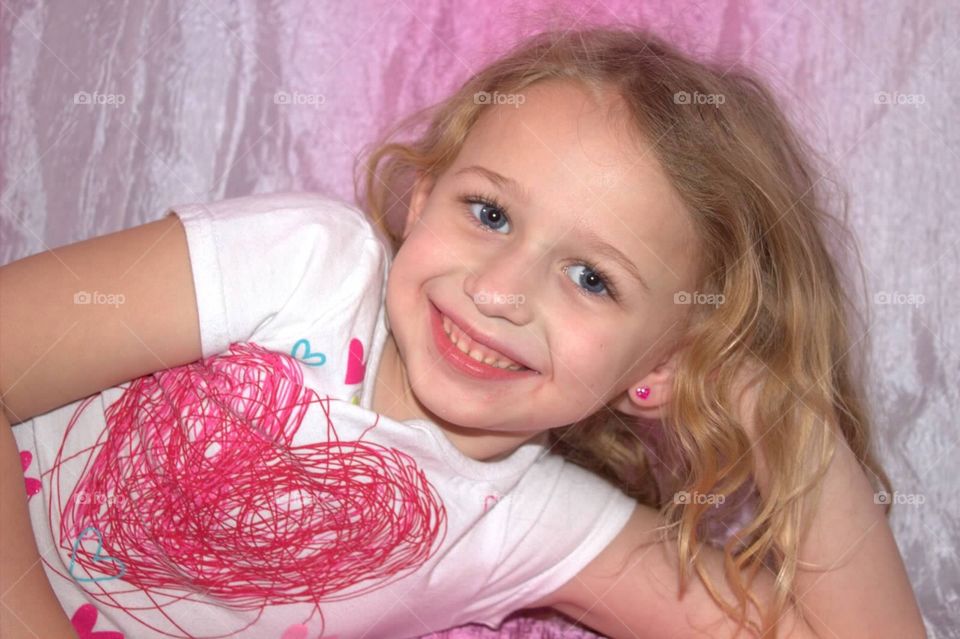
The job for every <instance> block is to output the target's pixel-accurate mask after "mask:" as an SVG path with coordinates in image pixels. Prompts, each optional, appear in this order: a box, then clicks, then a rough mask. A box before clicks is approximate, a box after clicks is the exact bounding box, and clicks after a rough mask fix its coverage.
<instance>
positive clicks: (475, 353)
mask: <svg viewBox="0 0 960 639" xmlns="http://www.w3.org/2000/svg"><path fill="white" fill-rule="evenodd" d="M441 319H442V320H443V330H444V331H446V333H447V335H448V336H449V337H450V341H451V342H452V343H454V344H456V346H457V348H459V349H460V351H461V352H463V353H466V354H468V355H470V357H473V359H475V360H477V361H480V362H483V363H484V364H487V365H489V366H495V367H496V368H506V369H509V370H523V369H524V368H526V367H525V366H523V365H522V364H518V363H517V362H515V361H513V360H512V359H510V358H509V357H507V356H506V355H504V354H503V353H501V352H500V351H496V350H493V349H492V348H490V347H488V346H484V345H483V344H481V343H480V342H476V341H474V340H472V339H470V337H469V336H467V334H466V333H465V332H464V331H463V329H462V328H460V327H459V326H457V325H456V324H454V323H453V320H451V319H450V318H449V317H447V316H446V315H441Z"/></svg>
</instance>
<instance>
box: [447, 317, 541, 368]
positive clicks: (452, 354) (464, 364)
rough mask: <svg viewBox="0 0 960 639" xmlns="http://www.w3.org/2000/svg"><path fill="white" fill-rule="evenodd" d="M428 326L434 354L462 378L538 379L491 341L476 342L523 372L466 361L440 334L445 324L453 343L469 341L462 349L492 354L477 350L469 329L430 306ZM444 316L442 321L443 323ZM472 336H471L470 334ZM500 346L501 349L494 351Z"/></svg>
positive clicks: (510, 353) (513, 356)
mask: <svg viewBox="0 0 960 639" xmlns="http://www.w3.org/2000/svg"><path fill="white" fill-rule="evenodd" d="M429 306H430V324H431V333H432V336H433V344H434V348H435V349H436V351H437V353H438V354H439V355H440V356H441V357H442V358H443V360H444V361H445V362H447V363H448V364H449V365H451V366H452V367H453V368H454V369H455V370H457V371H459V372H460V373H463V374H466V375H468V376H469V377H473V378H476V379H479V380H486V381H510V380H513V381H519V380H522V379H524V378H528V377H538V376H539V375H540V373H539V372H538V371H536V370H533V369H532V368H530V367H527V365H526V363H525V361H524V360H523V359H520V358H518V357H515V353H513V352H511V351H510V350H508V349H505V348H502V345H501V344H500V343H499V342H495V343H493V344H491V343H490V342H493V340H485V341H480V343H481V344H483V346H484V347H486V348H487V349H489V348H491V347H493V348H494V351H496V352H497V353H501V354H503V355H506V356H507V357H508V358H509V359H510V360H512V361H514V362H517V363H518V364H519V365H521V366H525V368H523V369H521V370H512V369H510V368H498V367H496V366H493V365H492V364H486V363H484V362H482V361H477V360H476V359H474V358H472V357H470V355H468V354H467V353H464V352H463V351H462V350H461V349H460V348H459V347H458V346H457V345H456V344H454V342H453V341H451V339H450V335H448V334H447V332H446V331H445V330H444V324H445V323H446V324H447V325H448V326H450V327H451V329H452V330H451V332H453V333H454V334H455V336H456V337H457V341H460V342H461V343H464V341H465V340H469V343H468V344H465V345H466V346H469V348H468V349H467V350H470V351H473V352H474V354H476V351H477V350H480V352H481V354H482V353H485V352H487V353H492V352H493V351H490V350H486V351H484V350H482V349H480V348H479V347H478V346H477V345H476V344H475V343H474V341H473V335H471V334H469V333H467V331H470V330H472V329H471V328H470V327H469V326H466V327H465V326H464V324H463V323H460V322H457V321H456V318H455V317H454V316H452V315H451V316H446V314H445V313H444V312H443V311H442V310H441V309H440V308H438V307H437V306H436V305H434V304H432V303H431V304H430V305H429ZM445 316H446V319H445ZM451 322H452V323H453V324H456V326H457V327H456V328H453V327H452V326H451V325H450V323H451ZM474 334H475V333H474ZM496 346H500V347H501V348H495V347H496Z"/></svg>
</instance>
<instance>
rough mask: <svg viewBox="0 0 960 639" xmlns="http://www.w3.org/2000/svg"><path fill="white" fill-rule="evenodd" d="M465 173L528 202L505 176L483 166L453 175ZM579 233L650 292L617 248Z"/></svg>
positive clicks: (523, 191)
mask: <svg viewBox="0 0 960 639" xmlns="http://www.w3.org/2000/svg"><path fill="white" fill-rule="evenodd" d="M465 173H476V174H478V175H481V176H483V177H485V178H487V179H488V180H490V181H491V182H493V183H494V184H496V185H497V186H498V187H500V188H501V189H503V190H504V191H507V192H508V193H510V194H511V195H513V196H514V197H515V198H516V199H518V200H520V201H521V202H524V203H529V201H530V193H529V192H528V191H527V190H526V189H525V188H524V187H523V185H521V184H520V183H519V182H517V181H516V180H514V179H512V178H508V177H507V176H505V175H501V174H499V173H497V172H496V171H492V170H490V169H488V168H486V167H483V166H478V165H474V166H468V167H466V168H463V169H460V170H459V171H457V172H456V173H454V175H463V174H465ZM579 233H580V235H581V236H582V237H583V238H584V239H585V240H586V241H587V245H588V247H589V248H590V249H591V250H594V251H597V252H598V253H600V254H602V255H604V256H606V257H607V258H609V259H611V260H613V261H615V262H616V263H617V264H619V265H620V266H621V267H622V268H623V270H625V271H626V272H627V273H629V274H630V275H632V276H633V278H634V279H635V280H637V282H639V284H640V285H641V286H642V287H643V288H644V289H645V290H646V291H647V292H648V293H649V292H650V285H649V284H647V281H646V280H645V279H643V276H642V275H640V271H639V270H637V267H636V265H635V264H634V263H633V262H631V261H630V260H629V259H628V258H627V256H626V255H624V254H623V253H622V252H621V251H620V250H619V249H617V247H615V246H613V245H611V244H609V243H607V242H605V241H604V240H603V239H602V238H601V237H600V236H599V235H597V234H596V233H594V232H593V231H591V230H589V229H580V230H579Z"/></svg>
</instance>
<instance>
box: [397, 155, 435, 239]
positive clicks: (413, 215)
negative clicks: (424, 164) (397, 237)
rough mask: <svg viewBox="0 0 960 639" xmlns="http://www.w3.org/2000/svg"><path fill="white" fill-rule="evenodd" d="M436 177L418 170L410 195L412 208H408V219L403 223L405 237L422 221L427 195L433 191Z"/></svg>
mask: <svg viewBox="0 0 960 639" xmlns="http://www.w3.org/2000/svg"><path fill="white" fill-rule="evenodd" d="M433 184H434V178H433V176H431V175H428V174H426V173H424V172H422V171H417V178H416V180H415V181H414V183H413V194H412V195H411V196H410V208H409V209H408V210H407V219H406V222H404V225H403V239H404V240H406V239H407V236H408V235H410V232H411V231H412V230H413V226H414V225H415V224H416V223H417V222H419V221H420V216H421V215H423V209H424V207H425V206H426V203H427V197H428V196H429V195H430V193H431V192H432V191H433Z"/></svg>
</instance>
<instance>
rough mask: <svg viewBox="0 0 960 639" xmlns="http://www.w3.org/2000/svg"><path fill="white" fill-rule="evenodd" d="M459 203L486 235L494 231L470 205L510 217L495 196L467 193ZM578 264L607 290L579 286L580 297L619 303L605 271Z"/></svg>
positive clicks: (591, 264)
mask: <svg viewBox="0 0 960 639" xmlns="http://www.w3.org/2000/svg"><path fill="white" fill-rule="evenodd" d="M460 202H462V203H463V204H464V205H466V211H465V214H466V216H467V218H468V219H469V220H470V222H471V223H472V224H473V225H474V226H476V227H479V228H480V229H482V230H484V231H486V232H488V233H493V232H494V230H493V229H492V228H490V227H489V226H486V225H485V224H483V223H482V222H480V220H478V219H477V218H476V216H475V215H474V214H473V213H471V212H470V205H471V204H483V205H485V206H489V207H490V208H493V209H497V210H498V211H500V212H501V213H503V215H504V216H505V217H507V218H509V217H510V212H509V211H508V210H507V207H506V206H504V205H503V204H501V203H500V201H499V200H498V199H497V198H496V196H493V195H487V194H482V193H468V194H466V195H463V196H461V197H460ZM578 264H580V265H581V266H586V267H587V268H588V269H590V270H591V271H593V272H594V273H595V274H596V275H597V277H599V278H600V279H601V280H603V286H604V288H606V289H607V295H604V294H603V293H593V292H591V291H587V290H585V289H583V288H582V287H580V286H577V290H578V291H579V292H580V294H581V295H583V296H585V297H609V298H610V299H611V300H613V301H614V302H616V301H619V299H620V295H619V293H618V292H617V287H616V284H615V283H614V278H613V277H611V276H610V275H608V274H607V273H606V272H605V271H603V270H602V269H600V267H599V266H597V265H596V264H595V263H594V262H591V261H589V260H586V259H581V260H580V261H579V262H578Z"/></svg>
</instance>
